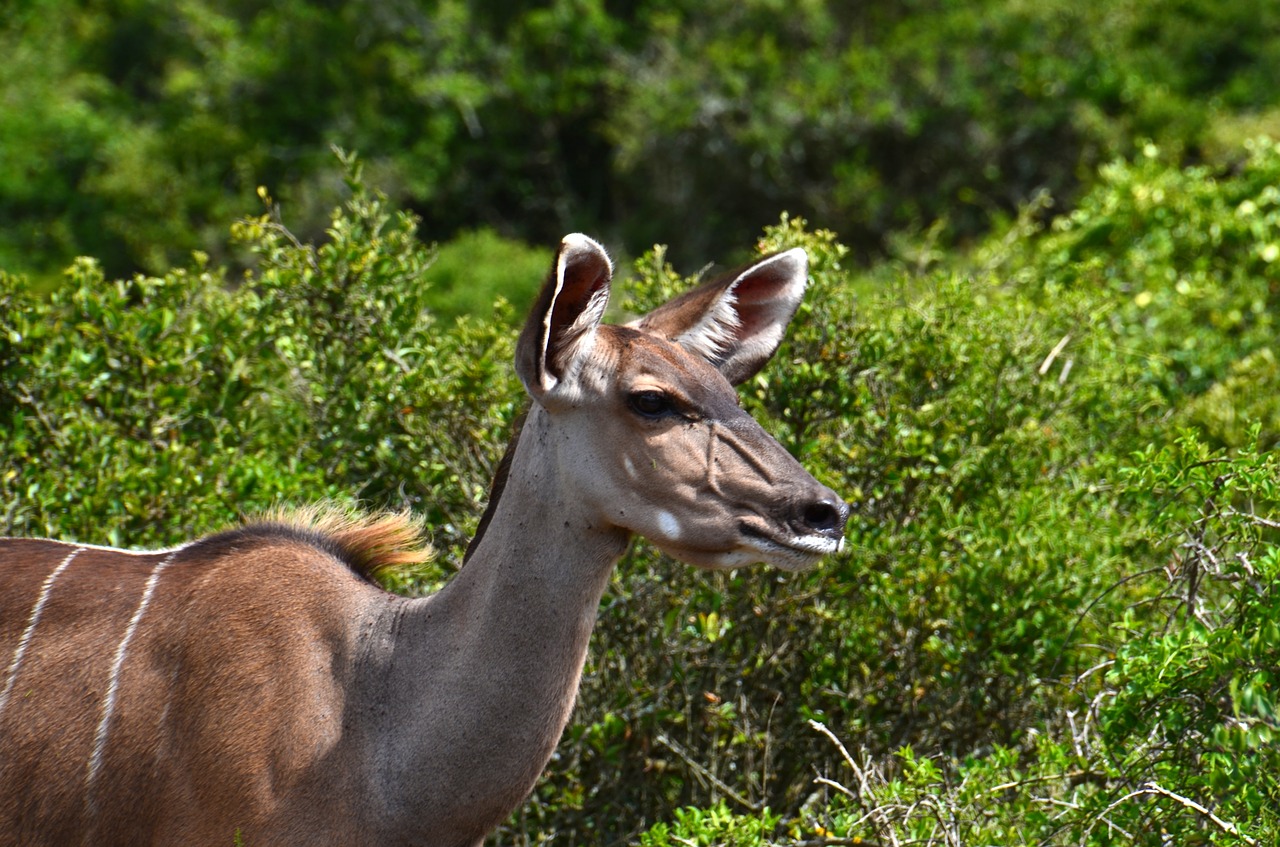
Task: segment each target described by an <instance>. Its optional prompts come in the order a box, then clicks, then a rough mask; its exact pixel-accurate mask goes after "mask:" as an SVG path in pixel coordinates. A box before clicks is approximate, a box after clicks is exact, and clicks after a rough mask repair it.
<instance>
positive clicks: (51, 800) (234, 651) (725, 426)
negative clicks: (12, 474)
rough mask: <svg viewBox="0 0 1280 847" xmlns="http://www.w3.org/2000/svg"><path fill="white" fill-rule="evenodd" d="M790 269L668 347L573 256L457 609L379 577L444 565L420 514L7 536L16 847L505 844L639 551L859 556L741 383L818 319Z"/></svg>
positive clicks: (558, 273)
mask: <svg viewBox="0 0 1280 847" xmlns="http://www.w3.org/2000/svg"><path fill="white" fill-rule="evenodd" d="M783 256H784V259H783V260H782V261H774V260H765V261H763V262H761V263H759V265H758V266H755V267H754V268H748V269H747V270H745V271H744V272H743V273H742V274H740V275H739V276H738V277H737V278H735V280H733V286H732V287H733V291H732V292H731V293H729V294H727V295H726V294H725V289H724V288H716V289H710V288H709V289H703V290H701V291H700V292H698V293H697V295H696V296H693V297H689V298H684V299H683V300H680V301H673V302H672V303H670V304H668V305H667V306H665V307H663V308H662V309H660V310H659V311H658V312H655V313H653V314H654V316H655V317H654V320H653V324H654V326H655V327H660V328H661V329H660V331H659V330H656V329H655V330H652V331H651V330H647V329H646V328H645V325H644V323H643V322H641V323H640V324H638V325H637V326H633V327H629V328H626V327H612V326H604V325H601V324H600V314H601V311H602V309H603V303H604V302H605V298H607V296H608V290H609V283H610V279H609V275H610V264H609V261H608V257H607V256H606V255H605V254H604V251H603V250H602V249H600V247H599V245H597V244H595V242H593V241H591V240H590V239H588V238H586V237H585V236H571V237H568V238H566V239H565V242H564V244H563V245H562V247H561V251H560V253H559V254H558V255H557V257H556V262H555V265H554V266H553V273H552V276H551V278H550V279H549V281H548V283H547V287H546V288H544V291H543V295H542V296H541V297H540V298H539V300H538V305H537V306H536V307H535V308H534V310H533V312H532V313H531V314H530V316H529V319H528V323H527V324H526V327H525V331H524V332H522V334H521V337H520V340H519V342H518V344H517V355H516V367H517V371H518V372H519V374H520V377H521V379H522V380H523V381H524V383H525V385H526V386H527V388H528V391H529V394H530V397H531V402H530V406H529V411H528V415H527V417H526V418H525V419H524V421H523V422H522V424H521V425H520V426H519V427H518V435H517V437H514V438H513V439H512V444H511V447H510V448H509V450H508V454H507V456H506V458H505V459H504V460H503V462H502V465H501V466H500V468H499V472H498V479H497V480H496V481H495V484H494V488H493V496H492V501H491V502H490V504H489V507H488V509H487V510H486V512H485V517H484V519H483V520H482V525H481V531H480V532H479V533H478V534H477V538H476V539H475V541H474V543H473V544H472V546H471V548H470V549H469V550H468V553H467V565H466V567H464V568H462V569H461V570H460V571H459V572H458V574H457V575H456V576H455V577H454V578H453V579H452V580H451V581H450V582H449V583H448V584H447V585H446V586H445V587H444V588H443V589H441V590H440V591H439V592H437V593H436V594H434V595H432V596H430V597H420V598H405V597H398V596H395V595H394V594H391V593H389V592H386V591H383V590H382V589H380V588H378V587H377V586H375V585H372V584H370V579H371V578H372V577H373V575H375V574H376V573H377V572H379V571H380V570H381V569H383V568H386V567H389V566H397V565H401V564H404V563H406V562H417V561H422V560H423V559H424V558H425V557H426V556H427V555H428V551H427V550H426V548H425V547H424V545H422V543H421V540H420V536H419V534H418V532H417V529H416V526H415V524H414V522H413V521H412V520H411V519H410V518H408V516H407V515H404V514H379V515H373V516H362V515H360V514H359V513H355V512H350V511H346V510H341V509H335V508H333V507H332V506H322V507H317V508H314V509H304V510H300V511H294V512H288V513H276V514H272V515H268V516H267V517H266V519H265V520H260V521H257V522H250V523H248V524H247V525H245V526H242V527H240V528H237V529H232V530H229V531H226V532H222V533H218V534H216V535H213V536H210V537H208V538H205V539H202V540H199V541H196V542H193V543H191V544H188V545H184V546H182V547H178V548H174V549H171V550H160V551H153V552H142V553H132V552H128V551H124V550H113V549H110V548H102V547H92V546H84V545H77V544H74V543H63V542H58V541H50V540H46V539H0V847H8V845H19V844H21V845H24V847H28V845H29V846H30V847H38V846H39V845H48V847H52V845H67V844H80V845H122V847H123V845H173V844H200V845H204V844H209V845H230V844H234V843H243V844H246V845H251V846H252V847H257V846H258V845H272V847H277V846H278V847H294V846H295V845H296V846H297V847H301V845H315V844H341V845H344V847H374V845H377V847H396V845H420V847H479V845H480V844H482V842H483V840H484V837H485V835H486V834H487V833H488V832H490V831H491V830H492V829H493V828H494V827H496V826H497V825H498V824H500V823H501V822H502V821H503V820H504V819H505V818H506V817H507V816H508V815H510V813H511V812H512V811H513V810H514V809H515V808H516V807H517V806H518V805H519V804H520V802H521V801H522V800H523V799H524V797H525V796H526V795H527V794H528V792H529V791H530V789H531V788H532V787H533V785H534V783H535V782H536V781H537V779H538V777H539V775H540V774H541V772H542V769H543V767H544V766H545V765H546V763H547V761H548V760H549V759H550V757H551V755H552V753H553V751H554V750H555V746H556V743H557V741H558V740H559V738H560V734H561V732H562V731H563V729H564V727H565V725H566V723H567V722H568V720H569V716H570V713H571V710H572V707H573V702H574V698H575V696H576V694H577V690H578V681H579V677H580V675H581V673H582V667H583V663H584V662H585V659H586V651H587V644H588V641H589V639H590V635H591V630H592V627H593V625H594V623H595V616H596V611H597V607H598V605H599V602H600V598H601V596H602V594H603V592H604V590H605V587H606V586H607V584H608V581H609V575H610V573H611V571H612V569H613V566H614V563H615V562H616V561H617V560H618V558H619V557H620V556H621V555H622V552H623V551H624V550H625V549H626V546H627V544H628V543H629V541H630V539H631V537H632V536H633V535H635V534H638V535H642V536H644V537H646V538H648V539H649V540H651V541H652V542H653V543H655V544H656V545H658V546H659V547H660V548H662V549H663V550H666V551H668V552H669V553H671V554H672V555H673V556H675V557H676V558H678V559H681V560H683V561H685V562H688V563H690V564H694V565H699V566H702V567H707V568H725V567H737V566H740V565H745V564H750V563H752V562H769V563H772V564H775V565H777V566H779V567H783V568H789V569H796V568H802V567H808V566H811V565H812V564H813V563H814V562H816V561H817V559H818V558H819V556H821V555H823V554H825V553H830V552H834V551H835V550H837V549H839V545H840V541H841V538H842V534H843V528H844V522H845V518H846V516H847V508H846V507H845V505H844V504H843V503H842V502H841V501H840V500H839V498H838V497H836V495H835V494H834V493H833V492H831V491H830V490H828V489H826V488H824V487H823V486H821V485H819V484H818V483H817V481H816V480H814V479H813V478H812V477H811V476H810V475H809V474H808V473H806V472H805V471H804V469H803V468H801V467H800V465H799V463H797V462H796V460H795V459H794V458H792V457H791V456H790V455H788V454H787V453H786V451H785V450H783V448H782V447H781V446H780V445H779V444H778V443H777V442H776V441H774V440H773V439H772V438H770V437H769V436H768V435H767V434H766V433H765V432H764V430H763V429H761V427H760V425H759V424H758V423H756V422H755V421H754V420H752V419H751V418H750V416H749V415H747V413H746V412H744V411H743V410H742V409H741V408H740V407H739V405H738V403H737V398H736V396H735V395H734V392H733V390H732V388H731V386H730V382H729V379H738V378H741V377H743V376H744V375H745V374H749V373H752V372H754V370H753V369H755V368H757V367H759V366H760V365H761V364H763V361H764V359H766V358H768V355H769V354H771V353H772V350H773V348H774V346H776V341H777V339H779V338H780V337H781V326H782V325H784V324H785V322H786V321H785V317H786V316H789V315H790V314H791V313H792V312H793V311H794V308H795V302H797V300H798V297H799V292H800V291H801V290H803V287H804V262H803V256H802V254H797V253H795V252H794V251H793V252H792V253H790V254H783ZM722 295H723V296H722ZM724 296H727V297H728V298H729V299H728V300H726V299H724ZM727 309H732V310H734V311H735V313H736V316H737V317H736V318H734V319H733V320H726V319H724V318H723V315H724V314H725V313H726V310H727ZM709 316H710V317H709ZM717 316H720V317H717ZM709 333H712V334H714V338H715V342H716V343H715V344H714V345H713V347H714V348H715V349H714V350H712V351H711V352H710V354H709V355H705V356H704V355H703V353H704V352H706V351H702V350H689V349H685V348H683V347H682V346H681V345H680V344H679V343H678V342H675V341H672V340H671V339H672V338H675V339H679V338H681V337H686V338H691V337H692V338H696V339H697V343H696V344H694V345H693V346H694V347H699V346H701V347H705V346H706V345H705V344H704V343H703V342H705V341H706V340H707V339H708V338H709V337H711V335H710V334H709ZM637 397H641V398H645V400H646V402H643V403H638V402H636V399H635V398H637ZM654 397H660V398H665V399H664V402H663V403H662V404H660V405H659V406H658V407H656V410H655V407H654V405H653V404H652V403H651V402H648V401H651V400H653V398H654Z"/></svg>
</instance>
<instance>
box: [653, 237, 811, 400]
mask: <svg viewBox="0 0 1280 847" xmlns="http://www.w3.org/2000/svg"><path fill="white" fill-rule="evenodd" d="M808 281H809V257H808V256H806V255H805V252H804V250H802V249H800V248H799V247H796V248H794V249H792V250H787V251H786V252H784V253H776V254H774V255H772V256H769V257H767V258H764V259H761V260H760V261H758V262H756V263H755V264H754V265H750V266H748V267H746V268H744V269H743V270H740V271H737V272H735V273H731V274H728V275H727V276H724V277H720V278H718V279H714V280H712V281H711V282H708V283H704V284H703V285H700V286H698V287H697V288H695V289H693V290H692V291H688V292H685V293H684V294H682V295H680V296H679V297H677V298H675V299H674V300H671V301H669V302H668V303H666V304H664V305H662V306H659V307H658V308H657V309H654V310H653V311H652V312H650V313H649V314H647V315H645V316H644V317H643V318H640V319H639V320H637V321H633V322H632V325H633V326H635V327H637V328H638V329H642V330H644V331H645V332H649V333H653V334H654V335H658V336H661V337H663V338H665V339H667V340H668V341H672V342H675V343H676V344H679V345H680V346H681V347H684V348H685V349H686V350H688V351H689V352H691V353H697V354H698V355H700V356H702V357H703V358H705V359H706V360H707V361H708V362H710V363H711V364H712V365H714V366H715V367H716V368H717V369H718V370H719V371H720V372H721V373H722V374H724V376H725V378H726V379H728V380H729V382H731V383H733V384H734V385H737V384H739V383H741V382H744V381H746V380H747V379H750V378H751V377H752V376H754V375H755V374H756V372H757V371H759V370H760V369H761V368H762V367H764V365H765V363H766V362H768V361H769V357H771V356H772V355H773V353H774V351H775V350H777V349H778V345H779V344H780V343H782V336H783V333H784V332H786V329H787V324H788V323H789V322H790V321H791V318H792V316H793V315H795V313H796V309H797V308H798V307H799V306H800V299H801V298H802V297H803V296H804V287H805V285H806V284H807V283H808Z"/></svg>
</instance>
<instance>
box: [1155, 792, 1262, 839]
mask: <svg viewBox="0 0 1280 847" xmlns="http://www.w3.org/2000/svg"><path fill="white" fill-rule="evenodd" d="M1143 788H1145V789H1146V793H1148V794H1160V795H1162V796H1164V797H1168V798H1169V799H1170V800H1176V801H1178V802H1179V803H1181V804H1182V805H1184V806H1186V807H1187V808H1188V809H1192V810H1194V811H1197V812H1199V813H1200V814H1202V815H1204V816H1205V817H1206V818H1208V819H1209V820H1211V821H1213V822H1214V823H1215V824H1216V825H1217V826H1218V828H1219V829H1221V830H1222V831H1223V832H1225V833H1227V834H1228V835H1234V836H1235V837H1236V838H1239V839H1240V840H1241V841H1243V842H1244V843H1245V844H1257V843H1258V840H1257V839H1256V838H1250V837H1249V836H1248V835H1245V834H1244V833H1243V832H1241V831H1240V830H1238V829H1237V828H1236V825H1235V824H1233V823H1231V822H1230V821H1224V820H1223V819H1222V818H1220V817H1218V816H1217V815H1215V814H1214V813H1213V812H1211V811H1209V810H1208V809H1206V808H1205V807H1204V806H1201V805H1200V804H1199V803H1197V802H1196V801H1195V800H1192V799H1191V798H1190V797H1183V796H1182V795H1181V794H1174V793H1173V792H1172V791H1170V790H1169V789H1167V788H1165V787H1164V786H1163V785H1160V784H1159V783H1156V782H1148V783H1147V784H1146V785H1145V786H1143Z"/></svg>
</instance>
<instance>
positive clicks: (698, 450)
mask: <svg viewBox="0 0 1280 847" xmlns="http://www.w3.org/2000/svg"><path fill="white" fill-rule="evenodd" d="M611 275H612V266H611V264H610V262H609V259H608V256H607V255H606V254H605V252H604V250H603V249H602V248H601V247H600V246H599V245H598V244H596V243H595V242H594V241H591V240H590V239H588V238H586V237H585V236H581V235H571V236H568V237H566V238H565V240H564V242H563V243H562V244H561V247H560V252H559V255H558V256H557V259H556V264H555V267H554V268H553V272H552V276H551V278H550V279H549V280H548V283H547V285H546V287H545V288H544V290H543V292H542V295H541V297H540V298H539V302H538V304H537V306H535V308H534V310H533V312H532V314H531V315H530V317H529V321H528V323H527V324H526V326H525V329H524V331H523V333H522V334H521V337H520V342H519V344H518V348H517V370H518V372H519V374H520V377H521V379H522V380H523V381H524V383H525V386H526V387H527V388H528V390H529V393H530V394H531V395H532V396H533V398H534V401H535V407H534V409H533V410H532V412H531V418H532V416H535V415H540V416H545V420H544V421H543V424H542V425H543V426H545V430H544V431H545V432H546V433H547V435H548V436H549V438H548V441H549V443H550V445H554V449H556V451H557V454H556V455H557V467H558V469H559V470H558V472H559V473H561V474H563V475H564V476H565V482H567V483H569V484H570V485H571V486H572V487H573V488H574V489H575V490H578V491H580V492H581V493H582V495H583V499H584V500H585V501H586V502H588V503H592V504H594V508H595V510H596V514H595V515H594V516H593V518H592V519H593V521H597V522H599V524H601V525H604V526H609V527H616V528H617V529H620V530H623V531H626V532H629V533H636V534H639V535H641V536H643V537H644V538H647V539H648V540H649V541H651V542H652V543H654V544H655V545H657V546H658V547H659V548H660V549H662V550H663V551H664V552H666V553H668V554H669V555H671V556H672V557H674V558H676V559H679V560H681V561H684V562H687V563H689V564H693V565H697V566H700V567H705V568H733V567H739V566H742V565H748V564H751V563H754V562H765V563H769V564H773V565H776V566H778V567H780V568H784V569H787V570H799V569H803V568H806V567H809V566H811V565H812V564H813V563H814V562H816V561H817V560H818V558H820V557H821V556H823V555H825V554H828V553H832V552H835V551H836V550H838V549H839V548H840V546H841V543H842V538H843V534H844V525H845V520H846V518H847V516H848V507H847V506H846V505H845V504H844V503H843V502H842V501H841V500H840V498H839V497H838V496H836V494H835V493H834V492H832V491H831V490H830V489H828V488H826V487H824V486H822V485H820V484H819V483H818V482H817V481H816V480H815V479H814V478H813V477H812V476H810V475H809V473H808V472H806V471H805V470H804V469H803V468H802V467H801V466H800V464H799V463H798V462H797V461H796V460H795V459H793V458H792V457H791V456H790V455H789V454H788V453H787V452H786V451H785V450H784V449H783V448H782V446H781V445H779V444H778V442H777V441H775V440H774V439H773V438H772V437H771V436H769V435H768V433H766V432H765V431H764V430H763V429H762V428H761V427H760V425H759V424H758V423H756V422H755V420H753V419H752V418H751V417H750V416H749V415H748V414H746V413H745V412H744V411H742V409H741V408H739V406H738V398H737V395H736V394H735V392H734V389H733V384H736V383H740V382H742V381H743V380H746V379H748V378H749V377H751V376H752V375H754V374H755V373H756V372H757V371H758V370H759V369H760V368H761V367H762V366H763V365H764V364H765V362H766V361H768V359H769V357H770V356H772V355H773V352H774V350H775V349H776V348H777V345H778V343H779V342H780V341H781V339H782V335H783V331H784V330H785V328H786V324H787V323H788V321H789V320H790V319H791V316H792V315H793V314H794V313H795V310H796V307H797V306H798V304H799V301H800V297H801V296H802V294H803V292H804V286H805V283H806V281H807V263H806V259H805V255H804V253H803V251H801V250H798V249H797V250H791V251H788V252H786V253H781V254H778V255H776V256H773V257H770V258H767V259H764V260H762V261H760V262H758V263H757V264H755V265H753V266H751V267H749V268H747V269H746V270H744V271H742V272H740V273H739V274H737V275H736V276H730V277H727V278H725V279H722V280H717V281H713V282H711V283H708V284H706V285H703V286H700V287H699V288H696V289H694V290H692V291H690V292H688V293H686V294H685V295H683V296H681V297H678V298H676V299H675V300H672V301H671V302H669V303H667V304H666V305H664V306H662V307H660V308H659V309H657V310H655V311H654V312H652V313H650V314H649V315H647V316H645V317H643V318H641V319H639V320H637V321H634V322H633V323H631V324H629V325H627V326H609V325H602V324H601V323H600V319H601V316H602V314H603V312H604V308H605V305H606V302H607V298H608V293H609V282H610V278H611Z"/></svg>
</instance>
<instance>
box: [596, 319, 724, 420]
mask: <svg viewBox="0 0 1280 847" xmlns="http://www.w3.org/2000/svg"><path fill="white" fill-rule="evenodd" d="M600 330H601V337H600V341H601V342H603V343H604V344H606V345H608V346H609V347H610V348H611V350H610V353H611V355H612V356H613V357H616V361H617V364H618V372H619V373H622V374H628V375H630V376H632V377H635V376H653V377H657V378H659V379H662V380H663V381H665V382H671V383H675V385H677V386H678V387H679V388H680V390H681V391H683V392H684V393H685V394H687V395H688V398H689V399H690V400H693V401H695V402H698V403H700V404H707V405H708V406H711V407H714V406H717V405H719V404H721V403H727V404H729V405H731V406H732V407H733V408H734V409H736V408H737V402H738V401H737V395H736V394H735V393H734V390H733V386H731V385H730V384H729V381H728V380H726V379H725V378H724V376H723V375H722V374H721V373H720V372H719V371H718V370H716V369H715V368H714V367H712V366H711V364H710V363H708V362H707V361H706V360H705V359H703V358H702V357H701V356H698V355H695V354H693V353H690V352H689V351H687V350H685V349H684V348H683V347H681V346H680V345H678V344H674V343H672V342H670V341H667V340H666V339H664V338H659V337H657V336H655V335H650V334H649V333H647V332H644V331H642V330H638V329H635V328H634V327H628V326H614V325H606V326H602V327H600ZM673 387H674V386H673ZM717 401H718V402H717Z"/></svg>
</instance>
